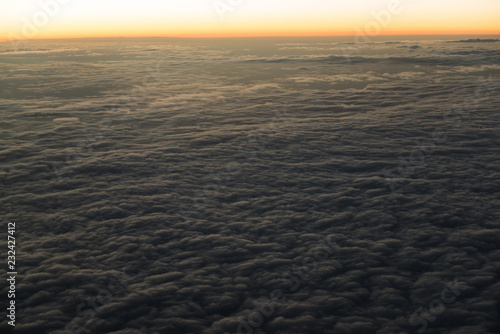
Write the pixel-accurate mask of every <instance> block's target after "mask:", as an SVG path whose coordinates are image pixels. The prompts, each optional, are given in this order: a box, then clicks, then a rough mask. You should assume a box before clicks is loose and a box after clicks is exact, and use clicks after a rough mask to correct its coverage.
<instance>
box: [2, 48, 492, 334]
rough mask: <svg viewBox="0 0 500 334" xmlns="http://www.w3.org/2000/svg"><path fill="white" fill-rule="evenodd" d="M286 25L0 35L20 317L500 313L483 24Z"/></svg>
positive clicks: (255, 318) (461, 327)
mask: <svg viewBox="0 0 500 334" xmlns="http://www.w3.org/2000/svg"><path fill="white" fill-rule="evenodd" d="M287 42H289V41H284V42H283V41H281V42H279V41H272V40H271V41H270V40H262V41H251V42H248V43H245V44H241V45H239V44H238V43H237V42H232V43H234V44H231V42H229V41H226V42H225V41H219V42H214V41H212V42H202V41H196V40H194V41H189V42H188V41H184V40H178V41H176V40H142V41H138V40H127V41H123V40H120V41H112V40H108V41H79V42H60V43H59V42H58V43H55V42H53V43H49V45H45V44H44V42H31V44H29V45H26V46H25V47H24V49H23V50H22V52H16V53H13V52H12V49H11V47H10V46H9V44H0V45H1V46H0V68H1V73H2V74H1V75H0V85H1V86H2V90H1V92H0V113H1V115H2V118H1V121H0V122H1V123H0V125H1V132H2V138H3V146H2V148H1V150H0V157H1V159H0V181H1V183H2V188H1V193H2V196H1V197H0V210H1V213H2V216H3V217H5V218H4V221H16V222H17V224H18V227H17V231H18V232H17V239H18V242H19V246H18V255H17V256H18V259H19V263H20V264H19V268H18V271H19V273H20V274H19V281H18V283H17V288H18V294H17V302H18V313H17V314H18V325H17V326H16V328H15V332H16V333H34V332H36V333H58V334H61V333H65V332H71V331H72V330H73V329H72V328H77V329H79V330H81V333H85V334H86V333H114V334H118V333H120V334H125V333H127V334H128V333H151V334H153V333H206V334H211V333H214V334H215V333H238V332H239V333H247V332H252V333H335V334H339V333H350V334H354V333H363V334H368V333H374V334H375V333H376V334H382V333H400V332H408V333H420V332H419V330H421V329H422V328H423V327H424V324H425V327H426V328H425V333H455V334H458V333H496V332H498V331H499V330H500V324H499V322H498V319H499V318H500V317H499V314H498V312H499V310H500V307H499V304H498V300H499V298H500V283H499V280H498V275H499V274H500V272H499V270H498V268H499V267H500V250H499V248H498V245H499V244H500V225H499V217H498V214H499V212H498V207H499V189H500V181H499V180H500V167H499V166H500V161H499V160H500V158H499V157H500V151H499V148H498V144H499V143H500V139H499V137H498V134H499V131H498V124H499V121H500V119H499V114H498V110H497V109H498V105H499V102H500V101H499V99H498V79H497V78H498V75H499V74H500V69H499V67H498V65H497V64H498V60H499V56H500V54H499V52H498V50H496V49H495V43H484V44H480V45H479V46H478V43H476V42H474V43H456V44H455V43H444V42H443V41H394V42H398V43H372V44H371V45H362V46H361V45H358V44H356V43H353V44H352V45H350V46H349V45H345V44H339V43H334V42H331V41H329V40H324V41H321V42H318V41H308V40H307V39H302V40H300V41H299V42H300V44H301V46H302V47H303V48H300V49H297V48H296V45H288V44H290V43H288V44H287ZM478 42H479V41H478ZM292 44H293V43H292ZM415 45H418V46H420V47H419V48H416V47H414V46H415ZM287 46H289V47H290V48H287ZM342 47H348V48H350V49H342ZM47 50H48V51H47ZM50 50H52V51H50ZM346 50H350V51H349V53H347V54H346V53H345V52H346ZM2 236H5V231H2ZM4 239H5V238H4ZM325 243H326V244H327V246H325ZM328 245H330V246H328ZM328 247H329V248H328ZM120 273H125V274H126V275H128V276H119V275H120ZM117 275H118V276H117ZM116 277H126V279H124V281H125V282H121V283H120V282H118V281H117V280H116V279H115V278H116ZM117 282H118V283H117ZM450 282H451V283H450ZM453 282H455V283H454V284H455V285H452V286H451V288H450V286H449V285H450V284H453ZM115 285H116V287H117V288H116V289H114V288H113V287H115ZM453 287H454V288H455V290H456V291H457V293H454V292H453V291H454V290H453V289H452V288H453ZM2 288H3V290H2V291H0V293H1V294H2V295H4V294H5V293H6V291H7V290H8V289H6V288H4V287H3V286H2ZM445 289H448V290H445ZM443 291H445V292H444V293H443ZM443 296H444V297H443ZM452 297H454V299H453V301H452V302H451V300H452ZM435 300H438V301H441V303H442V304H443V305H444V306H443V307H444V309H441V308H440V307H438V306H440V305H441V304H439V303H438V302H435ZM447 300H450V302H446V301H447ZM2 305H3V304H2ZM436 305H438V306H436ZM2 307H3V306H2ZM421 308H423V310H424V311H425V310H427V311H428V312H429V313H428V314H425V312H424V311H422V309H421ZM419 310H420V311H419ZM431 311H432V312H431ZM2 321H3V322H2V323H1V324H0V328H2V331H3V330H7V329H6V328H8V326H7V324H6V320H5V319H3V320H2ZM68 324H71V325H68ZM65 328H66V331H65ZM422 332H423V331H422Z"/></svg>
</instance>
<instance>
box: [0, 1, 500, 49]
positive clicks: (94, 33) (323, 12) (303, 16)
mask: <svg viewBox="0 0 500 334" xmlns="http://www.w3.org/2000/svg"><path fill="white" fill-rule="evenodd" d="M391 2H396V4H397V3H399V7H400V8H401V12H400V13H396V14H391V15H390V17H389V18H388V19H389V21H387V22H388V24H386V25H385V26H383V27H381V29H380V31H377V30H374V31H375V34H377V35H378V34H381V35H394V34H498V33H500V20H498V18H499V17H500V1H498V0H476V1H470V0H182V1H180V0H141V1H124V0H22V1H16V0H1V1H0V40H7V39H12V38H18V39H24V38H62V37H64V38H66V37H115V36H193V37H194V36H209V37H210V36H211V37H217V36H307V35H354V34H356V33H357V31H358V30H361V31H363V30H365V29H366V28H372V29H377V27H376V26H374V25H373V23H374V22H376V21H375V19H374V17H373V16H372V12H380V11H383V10H387V8H388V7H389V6H390V3H391ZM231 3H233V4H234V5H231ZM43 4H45V5H43ZM215 4H222V5H220V6H219V12H218V11H217V9H216V8H215V7H216V6H215ZM224 6H226V7H225V9H226V10H224ZM43 7H45V9H43ZM395 7H398V6H397V5H395Z"/></svg>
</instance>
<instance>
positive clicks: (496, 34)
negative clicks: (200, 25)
mask: <svg viewBox="0 0 500 334" xmlns="http://www.w3.org/2000/svg"><path fill="white" fill-rule="evenodd" d="M358 36H359V35H353V34H347V35H329V34H328V35H240V36H204V35H199V36H198V35H195V36H88V37H87V36H86V37H52V38H19V39H14V38H12V39H8V38H6V39H0V43H5V42H19V41H44V40H47V41H48V40H73V39H119V38H130V39H132V38H136V39H140V38H172V39H236V38H308V37H309V38H311V37H353V38H355V37H358ZM391 36H392V37H421V36H422V37H424V36H425V37H430V36H434V37H439V36H498V37H500V32H497V33H451V34H450V33H448V34H447V33H409V34H405V33H401V34H379V35H376V36H368V37H369V38H374V39H375V38H378V37H391Z"/></svg>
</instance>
